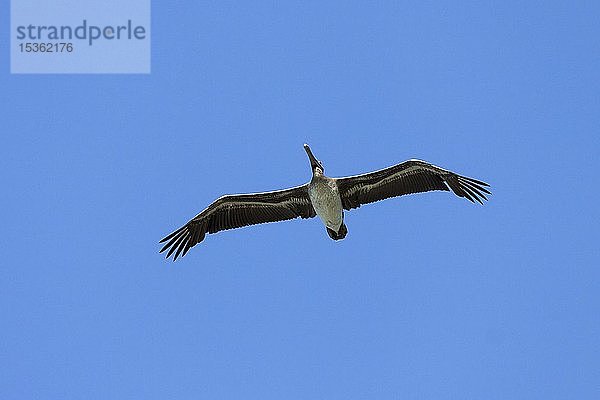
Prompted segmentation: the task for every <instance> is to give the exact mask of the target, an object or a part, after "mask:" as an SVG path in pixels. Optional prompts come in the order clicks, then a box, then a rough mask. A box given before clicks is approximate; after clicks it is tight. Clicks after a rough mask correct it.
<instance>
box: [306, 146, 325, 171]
mask: <svg viewBox="0 0 600 400" xmlns="http://www.w3.org/2000/svg"><path fill="white" fill-rule="evenodd" d="M304 150H306V154H308V160H309V161H310V167H311V168H312V171H313V174H319V175H323V173H324V172H325V168H324V167H323V163H322V162H321V161H319V160H317V158H316V157H315V156H314V155H313V153H312V151H311V150H310V147H308V145H307V144H306V143H305V144H304Z"/></svg>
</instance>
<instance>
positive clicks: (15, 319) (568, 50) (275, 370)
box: [0, 1, 600, 399]
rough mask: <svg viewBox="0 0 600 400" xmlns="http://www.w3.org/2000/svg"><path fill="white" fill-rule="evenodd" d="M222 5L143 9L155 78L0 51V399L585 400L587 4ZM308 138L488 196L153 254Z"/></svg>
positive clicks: (427, 201)
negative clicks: (72, 68)
mask: <svg viewBox="0 0 600 400" xmlns="http://www.w3.org/2000/svg"><path fill="white" fill-rule="evenodd" d="M236 3H237V4H236ZM241 3H242V2H227V3H225V2H211V3H205V2H198V4H197V3H196V2H187V3H186V4H185V5H184V4H182V3H179V2H178V3H177V4H174V3H169V5H166V4H167V2H162V3H160V2H154V4H153V9H152V73H151V74H150V75H10V74H9V62H8V60H7V59H6V58H3V62H2V69H3V71H2V73H1V74H0V96H1V99H2V107H1V109H0V114H1V123H0V125H1V129H2V146H1V150H0V151H1V160H2V161H1V165H2V168H1V169H0V176H1V181H2V187H3V189H2V204H3V207H2V241H1V242H0V246H1V252H2V268H0V318H1V320H0V323H1V325H0V326H1V327H2V330H1V333H0V335H1V340H0V360H1V361H0V382H1V383H0V398H2V399H34V398H35V399H134V398H139V399H142V398H143V399H165V398H179V399H192V398H194V399H242V398H243V399H319V398H321V399H366V398H378V399H392V398H393V399H396V398H404V399H444V398H455V399H533V398H543V399H594V398H595V399H597V398H600V310H599V308H600V262H599V261H600V257H599V248H598V239H599V237H600V235H599V233H600V232H599V229H598V225H597V224H598V220H599V217H600V216H599V213H598V210H597V201H598V197H599V196H598V194H599V189H598V186H597V185H598V182H599V180H598V167H599V166H600V165H599V162H598V150H599V149H600V140H599V136H598V134H599V130H600V78H599V71H600V48H599V43H600V42H599V39H598V38H600V24H599V22H598V21H599V20H598V15H599V14H600V6H599V5H598V2H567V1H565V2H560V3H557V2H520V1H519V2H494V3H492V4H490V3H485V4H484V2H469V4H468V3H466V2H460V5H457V4H456V2H443V3H442V2H421V1H418V2H412V3H404V2H388V3H378V4H372V2H364V3H363V4H362V5H358V4H349V3H348V2H339V3H330V2H328V3H327V4H322V2H293V3H292V2H260V4H259V5H252V6H250V5H248V4H246V3H244V4H241ZM282 3H285V4H282ZM0 18H1V20H0V21H1V22H2V24H3V25H4V26H8V23H9V20H8V15H7V13H2V14H1V17H0ZM7 34H8V29H4V30H3V33H2V35H3V37H4V38H5V39H6V36H7ZM0 50H1V51H2V53H3V54H4V55H7V54H8V47H7V40H1V41H0ZM305 142H306V143H309V144H310V145H311V146H312V148H313V151H314V152H315V154H316V155H317V157H318V158H320V159H321V160H323V161H324V164H325V168H326V172H327V173H328V174H329V175H331V176H343V175H350V174H356V173H361V172H366V171H370V170H373V169H378V168H382V167H386V166H388V165H392V164H395V163H397V162H400V161H403V160H405V159H408V158H420V159H424V160H427V161H430V162H432V163H434V164H437V165H440V166H443V167H445V168H448V169H451V170H453V171H456V172H458V173H461V174H465V175H467V176H471V177H474V178H477V179H482V180H485V181H487V182H489V183H490V184H491V185H492V191H493V196H492V197H491V201H490V202H488V203H487V204H485V206H483V207H482V206H479V205H473V204H471V203H469V202H468V201H466V200H464V199H459V198H457V197H455V196H453V195H451V194H449V193H447V192H443V193H442V192H440V193H427V194H421V195H414V196H409V197H403V198H399V199H393V200H387V201H384V202H381V203H377V204H373V205H368V206H364V207H362V208H361V209H359V210H354V211H352V212H349V213H347V214H346V219H345V220H346V224H347V226H348V230H349V233H348V236H347V237H346V239H345V240H343V241H339V242H334V241H332V240H330V239H329V237H328V236H327V233H326V232H325V229H324V227H323V226H322V225H321V223H320V221H319V220H318V219H312V220H308V221H301V220H297V221H291V222H283V223H278V224H268V225H262V226H258V227H252V228H244V229H239V230H236V231H229V232H224V233H219V234H216V235H211V236H207V238H206V240H205V241H204V242H203V243H201V244H200V245H198V246H196V247H195V248H193V249H192V250H191V251H190V252H189V253H188V254H187V255H186V257H184V258H183V259H182V260H178V261H177V262H176V263H172V262H170V261H166V260H165V259H164V258H163V256H162V255H159V254H158V250H159V248H160V247H159V245H158V240H159V239H160V238H162V237H163V236H164V235H165V234H167V233H169V232H171V231H172V230H173V229H175V228H177V227H179V226H180V225H181V224H183V223H185V222H186V221H187V220H188V219H189V218H191V217H192V216H194V215H195V214H196V213H197V212H198V211H200V210H202V209H203V208H204V207H205V206H206V205H208V204H209V203H210V202H211V201H212V200H214V199H215V198H216V197H218V196H220V195H221V194H224V193H239V192H252V191H263V190H271V189H279V188H285V187H290V186H295V185H297V184H301V183H304V182H306V181H308V179H309V177H310V170H309V164H308V161H307V157H306V154H305V153H304V150H303V149H302V144H303V143H305Z"/></svg>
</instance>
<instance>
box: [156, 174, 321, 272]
mask: <svg viewBox="0 0 600 400" xmlns="http://www.w3.org/2000/svg"><path fill="white" fill-rule="evenodd" d="M315 215H316V213H315V210H314V208H313V206H312V204H311V202H310V198H309V196H308V185H303V186H298V187H295V188H291V189H285V190H277V191H274V192H264V193H252V194H235V195H227V196H222V197H220V198H218V199H217V200H215V201H214V202H213V203H212V204H211V205H209V206H208V207H207V208H206V209H205V210H204V211H202V212H201V213H200V214H198V215H196V216H195V217H194V218H193V219H192V220H190V221H189V222H188V223H187V224H185V225H184V226H182V227H181V228H179V229H177V230H176V231H175V232H173V233H171V234H170V235H168V236H166V237H165V238H164V239H162V240H161V241H160V243H165V242H166V244H165V245H164V246H163V248H162V249H161V250H160V252H161V253H162V252H163V251H166V250H169V251H168V252H167V258H169V257H170V256H171V254H173V252H175V256H174V257H173V261H175V260H176V259H177V257H179V254H181V256H182V257H183V256H184V255H185V254H186V253H187V252H188V251H189V249H191V248H192V247H193V246H195V245H196V244H198V243H200V242H201V241H202V240H204V236H205V235H206V234H207V233H216V232H219V231H224V230H227V229H234V228H240V227H242V226H248V225H255V224H262V223H265V222H276V221H285V220H288V219H293V218H297V217H300V218H311V217H314V216H315Z"/></svg>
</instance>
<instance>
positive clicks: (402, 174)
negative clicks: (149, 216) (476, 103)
mask: <svg viewBox="0 0 600 400" xmlns="http://www.w3.org/2000/svg"><path fill="white" fill-rule="evenodd" d="M304 149H305V150H306V153H307V155H308V158H309V160H310V164H311V169H312V174H313V176H312V179H311V181H310V182H309V183H307V184H305V185H301V186H297V187H294V188H290V189H285V190H276V191H272V192H263V193H252V194H237V195H227V196H222V197H220V198H218V199H217V200H215V201H214V202H213V203H212V204H211V205H209V206H208V207H207V208H206V209H205V210H203V211H202V212H200V213H199V214H198V215H196V216H195V217H194V218H192V219H191V220H190V221H189V222H188V223H187V224H185V225H184V226H182V227H181V228H179V229H177V230H176V231H175V232H173V233H171V234H170V235H168V236H166V237H165V238H164V239H162V240H161V241H160V242H161V243H164V242H166V243H165V245H164V246H163V248H162V249H161V250H160V251H161V252H163V251H166V250H168V252H167V257H169V256H171V254H173V253H174V254H175V255H174V257H173V260H176V259H177V257H179V255H180V254H181V256H182V257H183V256H184V255H185V254H186V253H187V252H188V251H189V249H190V248H192V247H193V246H195V245H196V244H198V243H200V242H201V241H202V240H204V237H205V235H206V234H207V233H216V232H219V231H222V230H227V229H233V228H240V227H243V226H247V225H255V224H260V223H265V222H275V221H284V220H289V219H294V218H298V217H300V218H312V217H314V216H316V215H318V216H319V218H320V219H321V221H322V222H323V225H325V227H326V229H327V233H328V235H329V237H331V238H332V239H334V240H340V239H343V238H345V237H346V234H347V233H348V229H347V228H346V225H345V223H344V210H346V211H349V210H351V209H354V208H358V207H360V206H361V205H363V204H367V203H372V202H375V201H379V200H383V199H386V198H389V197H396V196H402V195H405V194H411V193H419V192H428V191H432V190H443V191H449V190H451V191H452V192H454V194H456V195H457V196H459V197H464V198H466V199H467V200H469V201H471V202H475V201H477V202H479V203H481V204H483V200H487V197H486V194H491V193H490V192H489V191H488V190H487V189H486V188H485V187H487V186H489V185H488V184H487V183H485V182H481V181H478V180H476V179H472V178H467V177H465V176H461V175H458V174H455V173H454V172H451V171H448V170H446V169H443V168H440V167H437V166H435V165H433V164H430V163H428V162H425V161H420V160H408V161H405V162H403V163H400V164H397V165H394V166H391V167H388V168H384V169H381V170H379V171H374V172H370V173H366V174H362V175H354V176H349V177H344V178H329V177H327V176H325V174H324V168H323V164H322V163H321V162H320V161H319V160H317V159H316V158H315V156H314V155H313V154H312V151H311V150H310V148H309V147H308V145H304Z"/></svg>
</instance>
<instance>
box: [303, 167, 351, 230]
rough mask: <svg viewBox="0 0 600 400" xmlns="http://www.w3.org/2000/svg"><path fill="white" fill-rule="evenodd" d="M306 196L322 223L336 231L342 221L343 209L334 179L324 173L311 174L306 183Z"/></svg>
mask: <svg viewBox="0 0 600 400" xmlns="http://www.w3.org/2000/svg"><path fill="white" fill-rule="evenodd" d="M308 196H309V197H310V202H311V204H312V206H313V208H314V209H315V212H316V213H317V215H318V216H319V218H321V221H323V225H325V226H326V227H327V228H329V229H331V230H332V231H334V232H338V231H339V229H340V227H341V226H342V222H343V209H342V199H341V197H340V191H339V190H338V187H337V182H336V181H335V179H333V178H329V177H326V176H324V175H318V176H313V178H312V179H311V181H310V183H309V184H308Z"/></svg>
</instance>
